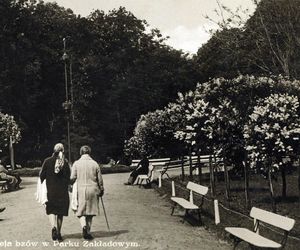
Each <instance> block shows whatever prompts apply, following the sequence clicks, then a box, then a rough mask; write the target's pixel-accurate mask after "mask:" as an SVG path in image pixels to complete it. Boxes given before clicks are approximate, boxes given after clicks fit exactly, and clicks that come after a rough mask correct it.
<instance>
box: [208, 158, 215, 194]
mask: <svg viewBox="0 0 300 250" xmlns="http://www.w3.org/2000/svg"><path fill="white" fill-rule="evenodd" d="M209 173H210V187H211V195H212V197H213V198H214V197H215V194H216V192H215V178H214V177H215V175H214V168H213V165H212V155H209Z"/></svg>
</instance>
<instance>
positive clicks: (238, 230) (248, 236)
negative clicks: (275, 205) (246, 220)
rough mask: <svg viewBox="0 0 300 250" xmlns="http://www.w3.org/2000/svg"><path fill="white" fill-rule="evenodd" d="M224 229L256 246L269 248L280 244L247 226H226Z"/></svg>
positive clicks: (278, 246) (277, 246)
mask: <svg viewBox="0 0 300 250" xmlns="http://www.w3.org/2000/svg"><path fill="white" fill-rule="evenodd" d="M225 230H226V231H227V232H229V233H231V234H232V235H234V236H236V237H238V238H240V239H242V240H244V241H246V242H249V243H250V244H251V245H254V246H257V247H269V248H280V247H281V244H279V243H277V242H275V241H272V240H269V239H267V238H265V237H263V236H261V235H259V234H257V233H255V232H253V231H250V230H249V229H247V228H242V227H226V228H225Z"/></svg>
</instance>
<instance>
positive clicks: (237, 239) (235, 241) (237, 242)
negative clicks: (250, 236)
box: [233, 237, 251, 250]
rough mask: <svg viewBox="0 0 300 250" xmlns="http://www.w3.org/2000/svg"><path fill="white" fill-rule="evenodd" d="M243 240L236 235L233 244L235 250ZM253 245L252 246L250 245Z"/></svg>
mask: <svg viewBox="0 0 300 250" xmlns="http://www.w3.org/2000/svg"><path fill="white" fill-rule="evenodd" d="M241 242H242V240H241V239H239V238H237V237H234V245H233V250H234V249H236V247H237V245H238V244H240V243H241ZM250 247H251V246H250Z"/></svg>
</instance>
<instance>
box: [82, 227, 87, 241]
mask: <svg viewBox="0 0 300 250" xmlns="http://www.w3.org/2000/svg"><path fill="white" fill-rule="evenodd" d="M82 236H83V238H84V239H85V240H88V232H87V228H86V226H84V227H83V228H82Z"/></svg>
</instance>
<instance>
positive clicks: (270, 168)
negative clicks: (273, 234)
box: [268, 162, 276, 213]
mask: <svg viewBox="0 0 300 250" xmlns="http://www.w3.org/2000/svg"><path fill="white" fill-rule="evenodd" d="M268 168H269V171H268V180H269V189H270V196H271V203H272V211H273V212H274V213H276V203H275V198H274V190H273V183H272V162H271V163H270V165H269V166H268Z"/></svg>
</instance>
